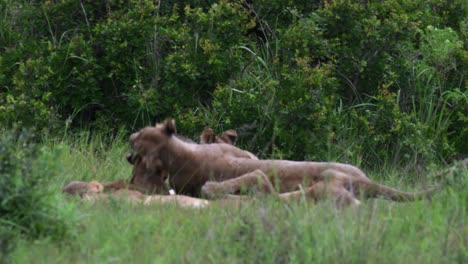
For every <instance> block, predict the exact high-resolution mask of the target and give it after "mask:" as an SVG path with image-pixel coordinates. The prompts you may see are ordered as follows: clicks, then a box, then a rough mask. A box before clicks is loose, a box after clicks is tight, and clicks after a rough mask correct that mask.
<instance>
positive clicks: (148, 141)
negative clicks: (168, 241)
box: [130, 120, 433, 205]
mask: <svg viewBox="0 0 468 264" xmlns="http://www.w3.org/2000/svg"><path fill="white" fill-rule="evenodd" d="M175 133H176V127H175V122H174V121H173V120H166V121H165V123H164V124H157V125H156V126H154V127H146V128H143V129H141V130H140V131H139V132H136V133H134V134H132V136H131V137H130V145H131V146H132V148H133V149H134V150H135V151H136V153H137V155H138V156H139V157H141V159H142V162H143V163H147V165H146V167H151V164H153V163H154V164H157V166H160V167H161V168H164V170H166V171H167V172H168V174H169V182H170V185H171V187H172V188H174V189H175V190H176V192H177V193H185V194H190V195H200V194H201V193H203V194H204V195H206V196H208V197H216V196H219V195H223V194H226V193H238V192H239V190H240V189H241V188H254V189H255V190H257V191H261V192H266V193H275V188H274V187H273V186H276V188H278V191H279V192H280V193H281V194H280V195H279V197H280V198H282V199H285V200H290V199H299V198H300V197H302V196H303V195H305V196H306V198H309V199H314V200H319V199H322V198H323V197H325V196H328V197H331V198H333V199H335V200H336V201H337V202H339V203H340V204H343V205H357V204H359V200H357V198H359V197H362V198H371V197H378V196H382V197H385V198H387V199H391V200H394V201H412V200H415V199H419V198H423V197H426V196H427V195H429V194H430V193H432V191H433V190H430V191H424V192H421V193H409V192H403V191H399V190H397V189H394V188H391V187H387V186H384V185H381V184H379V183H376V182H374V181H372V180H370V179H369V178H368V177H367V176H366V175H365V174H364V173H363V172H362V171H361V170H360V169H358V168H356V167H354V166H352V165H349V164H342V163H332V162H308V161H302V162H297V161H287V160H258V159H252V158H249V157H250V155H247V154H246V153H249V152H246V151H243V150H241V149H239V148H236V147H234V146H232V145H229V144H222V143H221V144H194V143H188V142H184V141H182V140H180V139H179V138H178V137H176V136H175ZM301 186H303V188H304V189H301Z"/></svg>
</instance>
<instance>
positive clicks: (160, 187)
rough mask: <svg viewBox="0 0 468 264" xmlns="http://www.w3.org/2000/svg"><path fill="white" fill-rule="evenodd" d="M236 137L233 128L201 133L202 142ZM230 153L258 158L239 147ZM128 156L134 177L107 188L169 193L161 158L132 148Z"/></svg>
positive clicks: (219, 141) (233, 140) (226, 142)
mask: <svg viewBox="0 0 468 264" xmlns="http://www.w3.org/2000/svg"><path fill="white" fill-rule="evenodd" d="M178 138H179V139H180V140H182V141H184V142H187V143H193V142H192V141H190V140H188V139H186V138H183V137H180V136H179V137H178ZM236 139H237V133H236V131H235V130H232V129H229V130H226V131H224V132H223V133H222V134H221V135H220V136H215V135H214V132H213V130H212V129H211V128H205V129H204V130H203V131H202V133H201V134H200V144H212V143H217V144H221V143H225V144H230V145H234V144H235V142H236ZM230 154H231V155H234V156H236V157H245V158H250V159H258V158H257V156H255V155H254V154H252V153H250V152H248V151H244V150H240V149H238V148H235V149H233V151H231V153H230ZM126 158H127V161H128V162H129V163H130V164H132V165H133V172H132V178H131V179H130V181H129V182H128V183H127V182H126V181H124V180H117V181H114V182H111V183H107V184H105V185H104V189H105V190H117V189H122V188H129V189H132V190H138V191H142V192H145V193H160V194H168V191H169V190H168V188H167V186H166V184H165V181H166V180H167V178H168V176H169V175H168V172H167V170H166V169H165V168H164V167H163V166H162V164H161V161H160V160H159V159H154V158H149V157H141V156H140V155H138V154H137V153H135V151H134V150H132V152H131V153H128V154H127V157H126Z"/></svg>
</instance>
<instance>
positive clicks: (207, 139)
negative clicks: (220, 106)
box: [200, 127, 215, 144]
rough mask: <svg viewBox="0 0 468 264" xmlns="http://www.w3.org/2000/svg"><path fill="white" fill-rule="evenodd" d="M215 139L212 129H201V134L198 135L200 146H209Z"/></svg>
mask: <svg viewBox="0 0 468 264" xmlns="http://www.w3.org/2000/svg"><path fill="white" fill-rule="evenodd" d="M214 141H215V137H214V132H213V129H211V128H209V127H207V128H205V129H203V132H202V133H201V135H200V144H211V143H214Z"/></svg>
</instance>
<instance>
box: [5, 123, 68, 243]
mask: <svg viewBox="0 0 468 264" xmlns="http://www.w3.org/2000/svg"><path fill="white" fill-rule="evenodd" d="M30 137H31V136H30V133H28V132H26V131H22V132H7V133H4V134H3V135H2V138H1V141H0V176H1V177H0V200H1V204H0V215H1V219H0V225H1V228H2V229H3V230H13V231H15V232H18V233H22V234H24V235H25V236H26V237H28V238H33V239H34V238H38V237H44V236H47V237H51V238H52V239H54V240H60V239H63V238H65V237H67V235H70V225H72V224H73V217H71V216H72V215H70V214H67V213H65V210H66V209H65V208H59V207H58V204H59V202H60V201H59V200H57V198H58V197H57V196H56V195H54V193H56V190H52V189H51V188H50V187H49V185H48V183H49V179H50V178H51V177H56V173H57V167H56V166H54V162H55V161H54V160H55V159H56V157H55V155H56V154H57V153H55V154H54V153H50V152H47V151H46V150H45V149H42V148H40V147H38V146H37V145H35V144H34V143H32V142H31V141H30Z"/></svg>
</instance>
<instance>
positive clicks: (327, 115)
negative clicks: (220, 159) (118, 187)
mask: <svg viewBox="0 0 468 264" xmlns="http://www.w3.org/2000/svg"><path fill="white" fill-rule="evenodd" d="M464 2H465V1H463V0H453V1H446V0H414V1H404V0H386V1H351V0H313V1H295V0H271V1H265V0H256V1H251V0H240V1H237V0H235V1H227V0H221V1H198V0H193V1H180V0H172V1H160V0H94V1H91V0H82V1H76V0H40V1H38V0H34V1H33V0H22V1H17V0H0V129H1V130H0V262H8V261H13V262H15V263H23V262H26V263H27V262H38V261H39V262H41V261H42V262H44V263H45V262H47V263H49V262H57V261H58V262H99V263H101V262H143V263H154V262H180V261H181V260H182V261H185V262H188V261H190V262H194V263H197V262H203V263H205V262H207V261H208V262H219V260H221V259H226V260H228V261H230V262H267V263H278V262H279V263H283V262H293V263H295V262H299V263H302V262H310V261H311V260H314V262H326V263H329V262H343V261H345V262H350V263H363V262H366V261H368V262H379V261H383V262H411V263H412V262H420V263H427V262H434V261H436V262H437V261H439V262H460V263H464V262H467V261H466V260H467V259H468V255H467V253H466V252H467V248H468V246H467V245H468V241H467V239H466V238H467V237H468V235H467V234H468V229H467V225H466V216H467V215H466V214H467V210H466V208H467V206H468V205H467V201H468V199H467V192H466V188H467V183H468V180H467V179H468V178H467V177H468V172H467V170H466V168H465V169H460V168H456V169H454V170H453V172H456V173H455V174H454V176H453V179H451V183H452V184H448V185H446V187H445V188H444V189H443V190H442V191H441V192H439V193H437V194H436V196H435V197H434V198H433V200H432V201H421V202H415V203H408V204H394V203H387V202H383V201H378V202H375V203H374V202H368V203H364V204H363V206H362V207H361V208H360V209H358V210H356V211H353V210H343V211H336V210H335V209H334V208H333V207H332V206H331V205H330V204H327V203H326V202H325V203H321V204H319V205H313V204H306V203H298V204H290V205H285V204H279V203H278V202H277V201H270V200H269V199H260V200H259V201H258V202H256V203H252V204H246V205H245V206H243V207H241V209H238V208H230V207H228V208H225V207H222V206H216V205H215V206H213V207H211V208H209V209H208V210H206V212H204V213H200V212H199V211H186V210H182V209H181V208H178V207H173V206H172V207H171V206H163V207H161V206H157V205H155V206H150V207H141V206H134V205H129V204H119V203H113V202H111V203H109V204H98V205H94V206H92V205H91V206H89V205H86V204H83V203H79V202H78V203H75V200H73V199H67V198H65V197H64V196H62V195H61V194H60V193H59V191H58V190H60V188H61V187H62V186H63V185H64V184H65V183H67V182H69V181H72V180H87V181H89V180H92V179H96V180H100V181H107V180H111V179H123V178H128V177H129V175H130V171H131V167H130V166H129V165H128V164H127V163H126V161H125V159H124V158H123V154H124V153H125V151H126V150H127V148H128V146H127V144H126V143H122V142H126V140H127V138H128V133H129V132H131V131H134V130H135V129H138V128H140V127H142V126H145V125H149V124H154V122H155V121H161V120H163V119H165V118H167V117H174V118H176V120H177V126H178V128H179V131H180V132H181V134H183V135H186V136H188V137H192V138H196V136H197V135H198V133H199V132H200V131H201V129H202V128H203V127H204V126H210V127H213V128H214V129H215V130H216V131H223V130H225V129H230V128H232V129H236V130H237V132H238V134H239V139H240V142H239V143H240V146H241V147H243V148H245V149H247V150H249V151H251V152H254V153H255V154H257V155H258V156H259V157H260V158H265V157H269V158H285V159H286V158H287V159H297V160H304V159H305V160H338V161H340V162H350V163H352V164H354V165H357V166H359V167H362V168H364V169H366V171H369V170H370V171H372V170H373V169H374V170H377V171H378V173H370V177H371V178H374V179H376V178H377V179H378V180H379V181H381V182H385V183H389V184H390V185H392V186H396V187H398V188H401V189H412V188H413V187H416V189H421V187H426V186H427V182H428V181H432V178H431V177H432V176H433V175H434V171H435V170H438V169H441V168H442V167H441V166H440V164H444V163H445V164H447V163H448V162H449V161H451V160H452V159H458V158H460V157H465V156H466V155H467V154H468V145H467V144H468V125H467V124H468V115H467V113H468V90H467V89H466V87H467V81H466V79H465V72H466V61H467V57H468V52H467V47H468V44H467V38H468V24H467V20H466V17H467V13H468V10H467V5H466V4H465V3H464ZM18 128H20V129H18ZM23 128H24V129H26V128H31V130H23ZM24 131H36V133H35V134H31V133H29V132H24ZM96 131H99V132H96ZM70 132H72V133H70ZM115 136H117V137H115ZM59 138H60V139H59ZM430 164H434V167H431V166H429V165H430ZM408 165H409V166H408ZM382 168H383V169H382ZM71 237H72V238H73V239H70V238H71ZM31 241H35V243H31ZM57 241H60V243H57ZM63 241H66V242H67V243H61V242H63ZM5 253H6V254H9V258H6V257H4V254H5Z"/></svg>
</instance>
